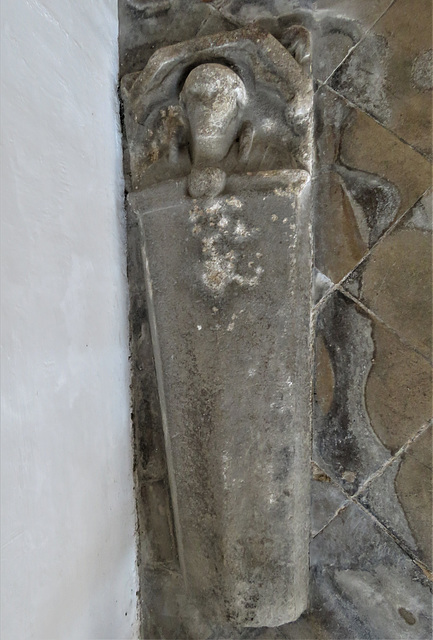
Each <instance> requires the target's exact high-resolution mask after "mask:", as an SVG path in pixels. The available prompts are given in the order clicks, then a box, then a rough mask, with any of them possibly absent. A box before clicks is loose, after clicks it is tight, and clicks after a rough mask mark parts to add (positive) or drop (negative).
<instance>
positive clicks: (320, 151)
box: [314, 87, 431, 283]
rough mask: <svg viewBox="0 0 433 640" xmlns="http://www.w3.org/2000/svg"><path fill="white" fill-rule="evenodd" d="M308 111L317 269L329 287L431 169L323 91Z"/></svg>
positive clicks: (423, 185) (412, 197) (419, 189)
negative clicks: (312, 123) (312, 117)
mask: <svg viewBox="0 0 433 640" xmlns="http://www.w3.org/2000/svg"><path fill="white" fill-rule="evenodd" d="M315 110H316V155H317V164H316V172H317V177H316V180H315V214H314V218H315V220H314V228H315V231H314V233H315V250H316V267H317V269H318V270H319V271H320V272H321V273H323V274H324V275H325V276H327V277H328V278H329V279H330V280H331V281H333V282H335V283H336V282H339V281H340V280H341V279H342V278H343V277H344V276H345V275H346V274H347V273H349V272H350V271H351V270H352V269H353V268H354V267H355V266H356V265H357V263H358V262H359V261H360V260H361V259H362V257H363V256H364V255H366V253H367V252H368V250H369V249H370V248H371V247H372V246H374V244H375V243H376V242H377V240H378V239H379V238H380V237H381V236H382V235H383V233H384V232H385V231H386V229H388V227H389V226H390V225H391V224H392V223H393V222H394V221H395V220H396V218H397V217H398V216H399V215H401V214H403V213H404V212H405V211H407V209H408V208H410V207H411V206H412V205H413V204H414V203H415V202H416V200H418V198H420V196H421V195H422V194H423V193H424V191H425V190H426V189H427V188H428V187H429V186H430V182H431V165H430V163H429V162H428V161H427V160H426V159H425V158H424V157H423V156H421V155H420V154H419V153H417V152H416V151H414V150H413V149H411V148H410V147H409V146H408V145H407V144H405V143H403V142H401V140H399V139H398V138H396V136H395V135H393V134H392V133H390V132H389V131H388V130H386V129H385V128H384V127H382V126H381V125H379V124H378V123H377V122H376V121H375V120H373V119H372V118H370V117H369V116H367V115H366V114H365V113H363V112H362V111H360V110H359V109H356V108H355V107H353V106H351V105H350V104H349V103H348V102H347V100H345V99H344V98H342V97H341V96H338V95H337V94H336V93H334V92H333V91H331V90H330V89H328V88H326V87H323V88H322V89H320V90H319V91H318V92H317V94H316V103H315Z"/></svg>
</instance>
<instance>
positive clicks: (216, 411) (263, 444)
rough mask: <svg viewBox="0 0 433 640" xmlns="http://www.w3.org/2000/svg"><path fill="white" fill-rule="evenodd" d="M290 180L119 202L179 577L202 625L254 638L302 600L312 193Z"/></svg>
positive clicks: (177, 190) (293, 613)
mask: <svg viewBox="0 0 433 640" xmlns="http://www.w3.org/2000/svg"><path fill="white" fill-rule="evenodd" d="M286 173H287V172H286ZM293 175H294V176H295V181H294V182H293V183H290V181H289V183H288V184H287V185H286V187H285V188H280V187H275V186H274V183H272V181H271V184H272V188H271V190H270V191H268V192H267V191H266V190H263V185H262V188H261V190H260V191H255V190H254V180H253V179H251V183H250V184H251V189H250V190H246V189H244V191H243V192H242V193H240V194H237V195H236V196H227V195H226V196H218V197H215V198H213V199H207V200H203V201H200V200H194V201H193V200H191V199H190V198H188V197H185V192H186V183H185V180H183V181H173V182H171V183H166V184H164V185H162V186H159V187H158V186H157V187H154V188H152V189H148V190H145V191H142V192H140V193H137V194H134V195H130V196H129V200H130V203H131V206H132V208H133V209H134V211H135V212H136V215H137V217H138V219H139V223H140V229H141V234H142V235H141V238H142V243H143V255H144V263H145V270H146V274H145V277H146V281H147V289H148V305H149V312H150V320H151V329H152V339H153V346H154V353H155V360H156V368H157V374H158V382H159V394H160V400H161V406H162V413H163V422H164V429H165V438H166V448H167V454H168V456H167V457H168V466H169V475H170V484H171V494H172V499H173V503H174V504H173V506H174V514H175V524H176V535H177V543H178V550H179V557H180V562H181V566H182V569H183V574H184V577H185V580H186V583H187V585H189V587H190V590H192V591H193V593H194V594H195V597H196V598H197V599H198V600H199V601H200V602H201V603H202V605H203V606H204V607H205V609H207V610H209V611H210V610H212V609H213V611H212V612H211V613H210V615H211V616H212V615H213V616H215V617H217V618H218V617H219V618H220V619H223V620H224V619H228V620H230V621H232V622H236V623H237V624H240V625H244V626H252V627H253V626H265V625H266V626H277V625H279V624H283V623H284V622H288V621H290V620H293V619H296V618H297V617H298V616H299V615H300V614H301V613H302V611H303V610H304V609H305V606H306V598H307V591H308V539H309V499H310V495H309V475H310V465H309V455H310V450H309V449H310V435H309V433H310V425H309V419H308V415H309V394H310V390H309V377H310V371H309V355H308V353H309V313H310V291H311V255H310V224H309V186H308V184H307V186H305V185H304V186H302V185H301V186H300V185H299V183H298V182H296V176H297V173H296V172H293ZM246 182H247V183H248V179H247V177H246Z"/></svg>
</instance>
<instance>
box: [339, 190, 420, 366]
mask: <svg viewBox="0 0 433 640" xmlns="http://www.w3.org/2000/svg"><path fill="white" fill-rule="evenodd" d="M343 286H344V288H345V289H347V290H348V291H349V292H350V293H352V294H353V295H354V296H356V297H357V298H358V299H359V300H361V302H362V303H363V304H365V305H366V306H367V307H368V308H369V309H371V310H372V311H374V313H376V314H377V315H378V316H379V317H380V318H382V320H384V321H385V322H386V323H387V324H388V325H389V326H390V327H392V328H393V329H395V330H396V331H397V332H398V334H399V335H400V336H402V338H403V339H406V340H407V341H408V342H409V343H410V344H412V345H413V346H414V347H415V348H416V349H418V350H419V351H420V352H421V353H423V354H424V355H425V356H426V357H427V358H431V355H432V193H431V190H430V191H429V192H428V193H427V194H426V195H425V196H423V198H421V200H420V201H419V202H417V204H416V205H415V206H414V207H413V208H412V209H411V210H410V211H409V212H408V213H407V214H406V215H404V216H403V218H402V220H401V221H400V223H399V224H398V225H397V226H396V227H395V228H394V229H393V231H392V232H391V233H390V234H389V235H387V236H386V237H385V238H384V239H383V240H382V241H381V242H379V243H378V244H377V245H376V246H375V247H374V248H373V250H372V251H371V253H370V254H369V255H368V256H367V258H366V259H365V260H364V261H363V262H362V263H361V264H360V266H359V267H358V268H357V269H355V271H354V272H353V273H351V274H350V275H349V277H348V278H347V279H346V280H345V281H344V285H343Z"/></svg>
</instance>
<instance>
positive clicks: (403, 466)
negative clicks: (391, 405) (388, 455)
mask: <svg viewBox="0 0 433 640" xmlns="http://www.w3.org/2000/svg"><path fill="white" fill-rule="evenodd" d="M431 476H432V429H431V427H430V428H428V429H427V430H426V431H424V432H423V433H422V435H421V436H419V437H418V438H417V439H416V440H415V441H414V442H413V443H411V444H410V445H409V447H408V448H407V449H406V450H405V452H404V453H403V454H402V455H401V456H400V457H398V458H397V459H396V460H395V461H394V462H393V463H392V464H391V465H390V466H389V467H387V469H386V470H385V471H384V473H383V474H381V475H380V476H378V477H377V478H375V479H374V480H373V481H372V482H371V483H370V484H369V485H368V486H367V487H366V489H365V490H364V491H362V493H361V494H360V496H359V500H360V502H361V503H362V504H363V505H364V506H365V507H366V508H367V509H368V510H369V511H371V512H372V513H373V514H374V515H375V516H376V518H377V519H378V520H380V522H382V524H384V525H385V526H386V527H387V528H388V529H390V530H391V532H392V533H393V535H394V536H396V537H398V538H399V539H400V540H401V541H402V542H403V544H404V545H405V546H406V547H407V548H408V549H410V550H411V551H412V553H413V554H414V555H415V556H416V557H417V558H419V559H420V560H421V562H423V563H425V564H426V565H427V566H428V568H429V569H430V571H431V570H432V482H431Z"/></svg>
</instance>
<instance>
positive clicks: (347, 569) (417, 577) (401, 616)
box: [310, 504, 432, 640]
mask: <svg viewBox="0 0 433 640" xmlns="http://www.w3.org/2000/svg"><path fill="white" fill-rule="evenodd" d="M310 554H311V570H312V577H313V579H312V582H311V599H312V602H311V609H312V612H315V613H316V616H317V619H318V622H319V623H321V625H320V626H322V627H323V628H324V629H326V630H327V632H328V634H329V636H328V637H330V638H332V639H333V640H334V639H341V640H346V639H347V638H355V639H358V638H359V639H361V638H362V639H365V638H368V639H370V640H376V639H377V638H381V639H384V640H385V639H389V640H395V638H399V640H400V639H407V640H427V639H429V638H431V633H432V625H431V614H432V600H431V585H430V583H429V581H428V580H427V578H426V577H425V575H424V574H423V572H422V571H421V569H420V568H419V567H417V566H416V565H415V564H414V563H413V562H412V561H411V560H410V559H409V558H408V556H407V555H406V554H405V553H404V552H403V551H402V550H401V549H400V548H399V547H398V546H397V544H396V543H395V542H394V541H393V540H392V538H391V537H390V536H389V535H387V533H386V532H384V531H383V529H382V528H380V527H379V525H378V524H377V523H375V522H374V521H373V519H372V518H371V517H370V516H369V515H367V514H365V513H364V512H363V511H362V510H361V509H360V508H359V507H357V506H356V505H354V504H351V505H350V506H348V507H347V509H345V510H344V511H343V512H342V513H340V515H339V516H338V517H337V518H335V520H333V521H332V522H331V523H330V524H329V525H328V526H327V527H326V528H325V529H324V530H323V531H322V532H321V533H320V534H319V535H318V536H316V537H315V538H314V540H313V541H312V542H311V546H310ZM311 637H315V636H311ZM319 637H320V636H319Z"/></svg>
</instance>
